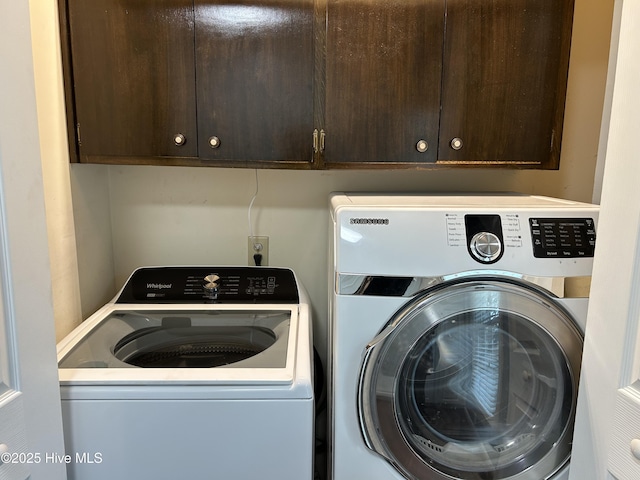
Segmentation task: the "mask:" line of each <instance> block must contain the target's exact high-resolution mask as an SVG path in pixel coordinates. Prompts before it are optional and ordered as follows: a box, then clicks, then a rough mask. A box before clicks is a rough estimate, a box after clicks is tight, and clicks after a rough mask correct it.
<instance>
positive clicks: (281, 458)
mask: <svg viewBox="0 0 640 480" xmlns="http://www.w3.org/2000/svg"><path fill="white" fill-rule="evenodd" d="M310 322H311V318H310V307H309V301H308V297H307V294H306V293H305V290H304V288H303V287H302V285H301V284H300V283H299V282H298V281H297V279H296V276H295V274H294V273H293V272H292V271H291V270H288V269H282V268H270V267H211V266H202V267H148V268H141V269H138V270H136V271H135V272H134V273H133V274H132V275H131V277H130V278H129V280H128V281H127V283H126V285H125V286H124V288H123V289H122V290H121V291H120V293H119V294H118V295H117V296H116V297H115V298H114V299H113V300H112V301H111V302H110V303H108V304H107V305H105V306H104V307H103V308H101V309H100V310H98V311H97V312H96V313H95V314H94V315H92V316H91V317H90V318H89V319H87V320H86V321H85V322H83V323H82V324H81V325H80V326H79V327H78V328H76V329H75V330H74V331H73V332H71V333H70V334H69V335H68V336H67V337H66V338H65V339H64V340H63V341H62V342H60V343H59V345H58V362H59V376H60V390H61V397H62V408H63V421H64V434H65V445H66V451H67V455H68V456H67V457H66V458H67V459H68V461H67V463H68V472H69V479H76V480H102V479H104V480H113V479H114V478H125V479H133V478H135V479H153V480H162V479H166V480H175V479H177V478H202V479H206V478H210V479H219V478H228V479H231V478H233V479H238V480H240V479H246V480H254V479H257V478H271V479H276V478H277V479H279V480H283V479H284V480H301V479H312V478H313V449H314V395H313V373H312V362H313V346H312V338H311V335H312V333H311V332H312V330H311V325H310Z"/></svg>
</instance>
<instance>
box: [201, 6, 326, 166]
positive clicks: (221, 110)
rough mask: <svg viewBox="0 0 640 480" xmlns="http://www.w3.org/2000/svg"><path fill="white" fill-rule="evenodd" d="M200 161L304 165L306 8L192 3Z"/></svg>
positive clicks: (309, 149) (308, 87)
mask: <svg viewBox="0 0 640 480" xmlns="http://www.w3.org/2000/svg"><path fill="white" fill-rule="evenodd" d="M195 20H196V77H197V95H198V131H199V152H200V157H201V158H207V159H217V160H221V161H225V160H228V161H229V163H230V165H234V164H237V163H241V164H242V163H246V162H252V161H254V162H274V161H275V162H293V163H295V162H300V163H307V164H308V163H309V162H311V160H312V157H313V142H312V136H313V128H314V127H313V72H314V50H313V0H261V1H260V2H249V1H246V0H245V1H229V2H225V1H218V2H211V1H205V0H196V5H195Z"/></svg>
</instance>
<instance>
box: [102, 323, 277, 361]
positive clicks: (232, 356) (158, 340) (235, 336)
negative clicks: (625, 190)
mask: <svg viewBox="0 0 640 480" xmlns="http://www.w3.org/2000/svg"><path fill="white" fill-rule="evenodd" d="M275 341H276V336H275V334H274V332H273V331H271V330H269V329H267V328H264V327H255V326H239V327H231V326H229V327H227V326H213V327H211V326H199V327H198V326H195V327H186V328H180V327H151V328H148V329H143V330H139V331H136V332H134V333H132V334H131V335H128V336H126V337H124V338H123V339H122V340H121V341H120V342H118V344H117V345H116V346H115V348H114V355H115V356H116V358H118V359H119V360H121V361H123V362H125V363H128V364H129V365H133V366H136V367H143V368H213V367H221V366H225V365H230V364H233V363H236V362H240V361H242V360H246V359H248V358H251V357H253V356H254V355H257V354H259V353H261V352H263V351H265V350H266V349H267V348H269V347H270V346H271V345H273V344H274V343H275Z"/></svg>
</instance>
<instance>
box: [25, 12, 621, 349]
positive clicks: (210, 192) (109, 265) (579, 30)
mask: <svg viewBox="0 0 640 480" xmlns="http://www.w3.org/2000/svg"><path fill="white" fill-rule="evenodd" d="M52 3H54V0H31V4H32V8H33V9H34V11H33V13H32V16H33V17H35V18H36V19H37V21H39V22H42V23H43V24H47V25H48V28H47V29H40V30H39V31H36V32H35V33H34V37H36V38H35V40H37V41H36V42H35V44H36V47H35V48H36V49H38V50H40V52H41V53H43V55H42V56H44V57H47V58H49V57H51V56H54V57H55V56H56V55H57V53H54V50H56V47H55V45H52V43H53V40H51V38H50V37H51V33H46V30H51V29H52V27H51V25H52V24H53V23H55V22H56V21H57V17H54V15H53V10H54V9H53V8H51V5H52ZM612 8H613V7H612V5H610V2H602V1H599V0H576V11H575V22H574V38H573V45H572V53H571V65H570V72H569V88H568V96H567V107H566V115H565V127H564V137H563V147H562V148H563V149H562V157H561V162H560V165H561V168H560V170H558V171H530V170H506V169H502V170H456V169H447V170H431V171H421V172H397V171H394V172H368V171H357V172H350V171H328V172H306V171H304V172H302V171H280V170H278V171H275V170H260V171H259V173H258V177H259V185H260V189H259V194H258V197H257V200H256V202H255V204H254V211H253V219H254V233H255V234H258V235H268V236H269V237H270V257H271V258H270V264H272V265H282V266H289V267H292V268H293V269H294V270H295V271H296V272H297V273H298V275H299V276H300V278H301V279H302V281H303V283H304V284H305V285H306V287H307V289H308V290H309V292H310V295H311V299H312V302H313V307H314V313H315V315H316V318H317V319H318V321H317V324H316V333H317V334H318V337H319V338H320V339H321V342H322V339H323V336H324V331H325V328H324V322H325V320H326V309H327V308H326V295H327V291H326V284H327V280H326V279H327V272H326V263H327V259H326V252H327V238H328V234H327V222H328V212H327V196H328V194H329V192H331V191H335V190H369V191H426V192H429V191H462V192H466V191H469V192H471V191H496V190H498V191H505V190H510V191H519V192H524V193H537V194H544V195H551V196H557V197H564V198H569V199H574V200H581V201H590V200H591V199H592V194H593V186H594V172H595V165H596V155H597V151H598V137H599V134H600V118H601V114H602V105H603V96H604V89H605V81H606V73H607V57H608V51H609V36H610V28H611V16H612ZM34 30H37V29H34ZM40 35H42V36H43V37H44V38H37V37H38V36H40ZM36 62H37V63H40V65H38V67H39V68H38V69H39V70H42V71H45V72H47V75H49V76H51V77H56V78H57V77H58V76H59V75H60V73H59V65H58V62H57V60H55V61H53V63H51V62H45V61H44V60H43V59H41V60H38V59H37V60H36ZM42 90H45V91H46V93H42V95H39V100H38V102H39V105H40V98H41V96H42V97H46V98H47V99H48V101H52V102H54V103H55V104H56V105H58V106H59V105H60V102H61V101H62V100H61V95H62V93H61V87H60V86H59V84H58V83H52V84H47V85H46V86H42ZM43 103H44V100H43ZM41 119H42V123H43V124H42V125H41V128H42V129H51V130H52V131H53V132H55V135H56V137H57V138H60V137H61V133H60V130H61V128H63V121H62V118H61V115H60V114H58V113H56V114H55V115H47V116H46V118H43V115H42V114H41ZM58 141H60V140H58ZM58 150H60V149H58V148H57V149H56V153H55V154H51V156H52V157H53V159H51V160H49V159H47V158H44V160H43V161H45V162H51V165H52V168H51V170H52V171H46V172H45V175H46V181H47V184H48V187H50V189H48V191H47V200H48V211H51V212H55V211H56V210H54V209H55V208H57V207H55V206H54V205H58V206H59V207H60V206H61V207H60V208H61V210H62V213H60V214H58V213H55V214H53V213H52V214H51V215H50V216H49V224H50V225H49V227H50V231H51V232H52V234H51V235H50V239H51V249H52V252H56V253H53V254H52V258H53V264H52V270H53V272H54V277H55V276H56V275H58V276H59V278H62V280H61V281H64V282H66V281H68V283H69V284H70V285H72V286H73V283H74V282H77V281H78V280H77V278H75V277H74V273H73V271H72V270H73V268H74V267H73V265H74V262H75V268H76V269H77V270H78V271H79V275H78V276H79V279H80V297H81V313H80V314H77V313H73V314H70V315H67V314H61V316H60V317H58V316H57V317H56V322H57V324H58V331H59V333H60V334H62V333H66V332H67V331H69V330H70V328H71V327H72V325H73V324H74V323H77V322H79V321H80V318H81V317H82V316H86V315H88V314H89V313H91V312H92V311H93V310H95V309H96V308H98V307H99V306H100V304H101V302H102V303H103V302H104V300H105V298H108V297H109V296H110V295H112V294H113V293H114V292H115V285H118V286H119V285H121V284H122V283H123V282H124V281H125V280H126V277H127V276H128V275H129V273H130V272H131V271H132V269H134V268H135V267H137V266H140V265H150V264H245V263H246V256H247V253H246V237H247V236H248V232H249V227H248V220H247V208H248V205H249V202H250V200H251V197H252V195H253V193H254V190H255V173H254V171H253V170H243V169H207V168H178V167H141V166H140V167H138V166H97V165H73V166H72V167H71V179H72V182H71V185H72V190H73V208H74V209H73V211H70V209H69V205H68V200H67V198H68V192H69V187H68V183H67V181H65V182H63V181H57V180H56V177H57V175H58V174H61V176H62V177H65V176H68V172H69V168H68V166H67V165H66V159H65V154H64V152H62V151H58ZM44 151H45V148H43V152H44ZM43 157H44V155H43ZM50 205H51V208H49V207H50ZM74 215H75V220H74V219H73V216H74ZM69 221H71V222H72V223H74V224H75V230H76V235H77V236H76V243H77V251H78V257H77V259H76V258H75V253H74V250H73V248H70V247H71V245H70V243H71V242H65V241H64V238H65V235H66V234H67V233H68V225H69V223H68V222H69ZM59 229H62V230H63V234H61V235H59V234H57V233H53V232H56V231H57V230H59ZM56 272H57V273H56ZM60 297H61V298H62V299H63V300H60V301H58V302H56V305H57V310H58V309H59V311H60V312H62V308H63V307H62V306H61V305H63V304H64V298H68V299H69V300H70V302H71V303H73V304H74V305H75V304H76V303H77V301H76V298H75V295H74V293H73V288H70V289H69V290H66V289H65V291H61V292H60ZM72 316H73V317H74V318H73V321H71V322H69V321H68V320H70V319H71V317H72Z"/></svg>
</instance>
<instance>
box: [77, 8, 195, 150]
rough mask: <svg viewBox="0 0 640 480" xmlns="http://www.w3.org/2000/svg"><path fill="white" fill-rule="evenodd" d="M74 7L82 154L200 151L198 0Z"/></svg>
mask: <svg viewBox="0 0 640 480" xmlns="http://www.w3.org/2000/svg"><path fill="white" fill-rule="evenodd" d="M67 5H68V9H69V10H68V12H69V13H68V15H69V27H70V34H69V38H70V44H71V57H72V68H73V77H72V84H73V92H72V94H73V95H74V98H75V102H74V106H75V128H76V132H74V133H76V134H77V135H78V138H77V139H76V141H77V143H79V145H80V146H79V156H80V159H81V160H82V161H91V160H92V159H93V158H95V157H96V156H105V157H110V156H157V157H164V156H196V154H197V141H196V140H197V127H196V93H195V84H196V82H195V68H194V55H193V51H194V50H193V35H194V24H193V6H192V0H153V1H146V0H145V1H141V0H117V1H114V0H68V1H67ZM176 135H182V136H183V137H184V139H185V141H184V142H183V144H182V145H176V142H175V136H176ZM74 143H76V142H74Z"/></svg>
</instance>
